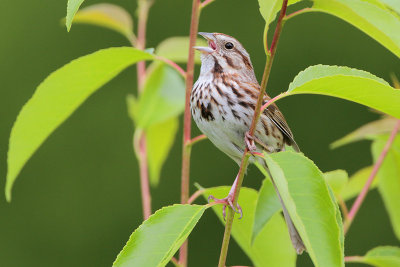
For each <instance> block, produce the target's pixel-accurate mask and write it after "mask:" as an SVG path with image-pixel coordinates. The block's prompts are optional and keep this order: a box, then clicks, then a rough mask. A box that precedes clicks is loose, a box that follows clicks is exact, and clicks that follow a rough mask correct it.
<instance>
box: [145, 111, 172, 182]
mask: <svg viewBox="0 0 400 267" xmlns="http://www.w3.org/2000/svg"><path fill="white" fill-rule="evenodd" d="M178 126H179V121H178V118H176V117H175V118H170V119H168V120H166V121H164V122H161V123H158V124H154V125H151V126H149V127H148V128H147V130H146V141H147V158H148V162H149V170H150V183H151V184H152V185H153V186H156V185H158V182H159V181H160V173H161V168H162V166H163V164H164V162H165V160H166V159H167V156H168V153H169V151H170V150H171V147H172V145H173V144H174V141H175V136H176V133H177V131H178Z"/></svg>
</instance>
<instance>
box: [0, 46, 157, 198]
mask: <svg viewBox="0 0 400 267" xmlns="http://www.w3.org/2000/svg"><path fill="white" fill-rule="evenodd" d="M152 58H153V56H152V55H149V54H147V53H145V52H143V51H140V50H137V49H133V48H129V47H120V48H109V49H104V50H100V51H97V52H95V53H93V54H90V55H87V56H83V57H81V58H78V59H76V60H73V61H72V62H70V63H69V64H67V65H65V66H63V67H61V68H60V69H58V70H56V71H55V72H53V73H52V74H50V75H49V76H48V77H47V78H46V79H45V80H44V81H43V82H42V83H41V84H40V85H39V87H38V88H37V89H36V91H35V93H34V94H33V96H32V98H31V99H30V100H29V101H28V102H27V103H26V104H25V105H24V107H23V108H22V109H21V111H20V113H19V115H18V117H17V120H16V121H15V123H14V126H13V128H12V130H11V136H10V144H9V149H8V172H7V182H6V198H7V200H8V201H10V200H11V188H12V185H13V183H14V181H15V179H16V177H17V175H18V174H19V172H20V171H21V169H22V167H23V166H24V165H25V163H26V162H27V161H28V159H29V158H30V157H31V156H32V155H33V153H34V152H35V151H36V150H37V149H38V148H39V147H40V145H41V144H42V143H43V142H44V141H45V140H46V138H47V137H48V136H49V135H50V134H51V133H52V132H53V131H54V130H55V129H56V128H57V127H58V126H59V125H60V124H61V123H63V122H64V121H65V120H66V119H67V118H68V117H69V116H70V115H71V114H72V113H73V112H74V111H75V110H76V109H77V108H78V107H79V106H80V105H81V104H82V103H83V102H84V101H85V100H86V99H87V98H88V97H89V96H90V95H91V94H93V93H94V92H95V91H96V90H97V89H99V88H100V87H101V86H103V85H104V84H105V83H107V82H108V81H109V80H111V79H112V78H114V77H115V76H116V75H118V74H119V73H120V72H121V71H122V70H124V69H126V68H127V67H128V66H130V65H132V64H134V63H136V62H138V61H141V60H149V59H152Z"/></svg>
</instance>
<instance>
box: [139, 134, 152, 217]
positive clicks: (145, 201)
mask: <svg viewBox="0 0 400 267" xmlns="http://www.w3.org/2000/svg"><path fill="white" fill-rule="evenodd" d="M139 169H140V189H141V192H142V207H143V219H144V220H147V218H149V217H150V215H151V194H150V186H149V173H148V166H147V148H146V135H145V134H144V133H142V135H141V136H140V139H139Z"/></svg>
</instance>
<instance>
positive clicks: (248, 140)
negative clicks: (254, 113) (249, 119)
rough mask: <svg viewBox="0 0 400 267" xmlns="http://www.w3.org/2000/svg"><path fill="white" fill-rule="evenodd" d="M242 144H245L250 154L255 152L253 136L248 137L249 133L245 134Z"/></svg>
mask: <svg viewBox="0 0 400 267" xmlns="http://www.w3.org/2000/svg"><path fill="white" fill-rule="evenodd" d="M244 142H245V143H246V147H247V148H248V149H249V151H250V153H251V152H254V151H256V150H257V147H256V144H255V143H254V136H252V135H250V133H249V132H246V134H245V136H244Z"/></svg>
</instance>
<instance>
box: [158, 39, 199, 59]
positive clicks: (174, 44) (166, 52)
mask: <svg viewBox="0 0 400 267" xmlns="http://www.w3.org/2000/svg"><path fill="white" fill-rule="evenodd" d="M196 46H207V42H206V41H205V40H204V39H203V38H198V39H196ZM188 54H189V37H180V36H179V37H178V36H177V37H170V38H167V39H165V40H164V41H162V42H161V43H160V44H159V45H158V46H157V48H156V55H158V56H162V57H165V58H167V59H170V60H172V61H174V62H176V63H186V62H187V59H188ZM195 63H197V64H199V63H200V54H199V53H196V54H195Z"/></svg>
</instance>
